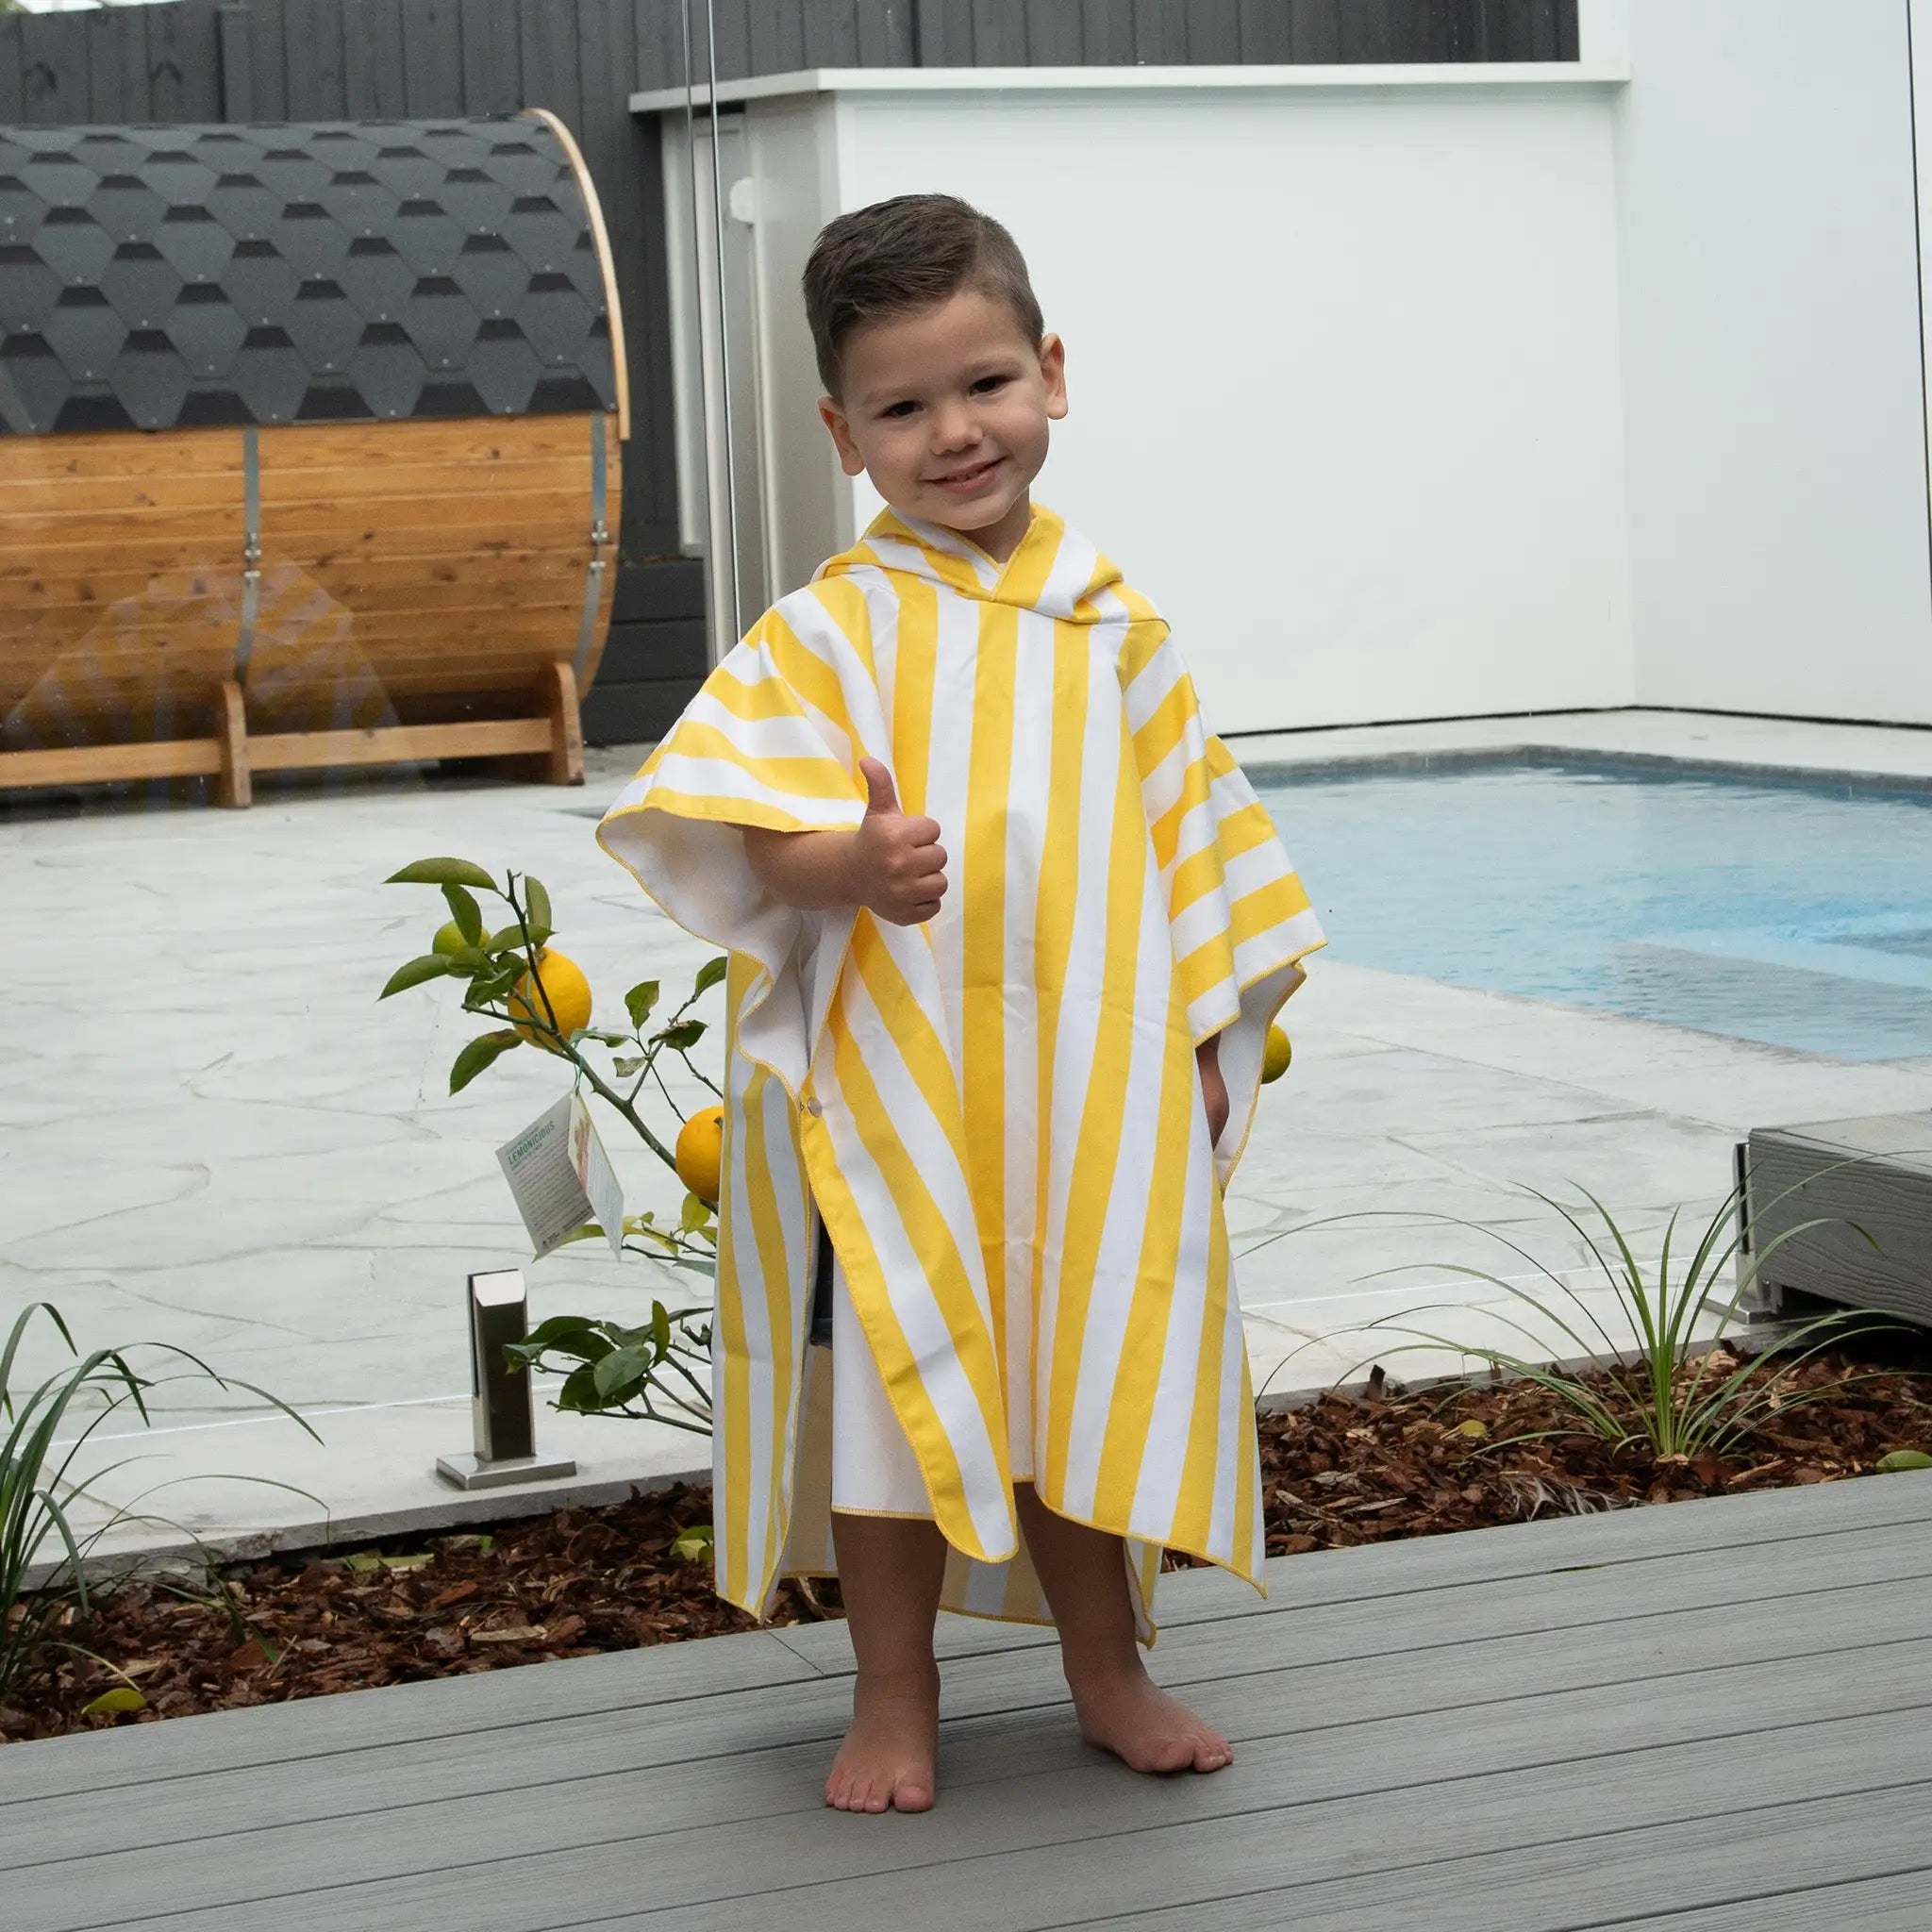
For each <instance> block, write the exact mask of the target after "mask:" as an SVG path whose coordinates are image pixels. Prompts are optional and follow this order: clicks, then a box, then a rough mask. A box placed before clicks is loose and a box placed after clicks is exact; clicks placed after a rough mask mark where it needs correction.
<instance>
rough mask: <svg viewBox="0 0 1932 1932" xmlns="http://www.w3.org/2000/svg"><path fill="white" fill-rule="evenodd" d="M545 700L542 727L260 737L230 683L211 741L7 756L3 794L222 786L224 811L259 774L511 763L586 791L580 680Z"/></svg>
mask: <svg viewBox="0 0 1932 1932" xmlns="http://www.w3.org/2000/svg"><path fill="white" fill-rule="evenodd" d="M538 697H539V701H540V702H541V703H542V704H543V705H544V707H545V709H544V712H543V714H542V715H541V717H539V716H534V715H533V716H531V717H528V718H469V719H461V720H458V722H456V723H454V724H385V725H378V726H376V727H375V729H374V730H371V731H355V730H350V731H266V732H261V733H258V734H257V735H255V736H253V737H251V736H250V735H249V730H248V714H247V709H246V707H245V706H244V705H243V703H242V687H241V686H240V685H239V684H237V683H236V682H235V680H234V679H233V678H228V679H226V680H225V681H224V683H223V685H222V688H221V691H220V693H219V707H220V708H219V709H218V711H217V713H216V717H215V735H214V736H213V737H212V738H167V739H160V740H156V741H148V742H146V743H133V744H75V745H59V746H55V747H52V748H50V749H47V750H41V751H8V752H0V791H5V790H8V789H10V788H13V787H16V786H17V787H21V788H25V787H28V786H35V785H100V784H107V783H112V782H114V781H116V780H126V779H139V778H213V779H214V780H215V781H216V783H215V803H216V804H217V805H225V806H235V807H242V806H248V805H252V804H253V803H254V800H255V788H254V779H253V774H255V773H257V772H299V771H317V770H321V769H323V768H325V767H328V766H336V765H397V764H408V763H412V762H415V761H418V760H429V759H435V758H520V759H523V760H525V763H526V765H527V767H528V770H529V774H530V775H531V776H533V777H541V779H542V780H543V781H544V782H546V783H548V784H551V785H581V784H582V783H583V782H584V733H583V726H582V725H581V724H580V723H579V722H578V708H577V707H578V700H577V685H576V679H575V677H574V676H573V675H572V674H571V668H570V666H569V665H568V664H563V663H556V662H553V663H552V664H550V665H549V666H548V667H547V668H546V671H545V674H544V675H543V677H542V679H541V686H540V691H539V692H538Z"/></svg>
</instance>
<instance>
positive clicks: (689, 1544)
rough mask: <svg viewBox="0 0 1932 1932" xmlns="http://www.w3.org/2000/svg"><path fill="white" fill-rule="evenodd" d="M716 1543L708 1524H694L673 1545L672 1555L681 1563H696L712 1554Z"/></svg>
mask: <svg viewBox="0 0 1932 1932" xmlns="http://www.w3.org/2000/svg"><path fill="white" fill-rule="evenodd" d="M716 1541H717V1539H716V1537H715V1536H714V1535H713V1533H712V1530H711V1525H710V1524H708V1523H694V1524H691V1527H690V1528H689V1529H687V1530H686V1531H685V1532H684V1533H683V1534H682V1535H681V1536H680V1537H678V1539H677V1540H676V1541H675V1542H674V1543H673V1544H672V1545H671V1554H672V1555H673V1556H674V1557H676V1558H677V1560H678V1561H679V1562H680V1563H695V1562H697V1561H698V1560H699V1558H700V1557H707V1556H708V1555H709V1554H710V1552H711V1549H712V1547H713V1545H714V1544H715V1543H716Z"/></svg>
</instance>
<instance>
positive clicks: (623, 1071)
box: [610, 1056, 651, 1080]
mask: <svg viewBox="0 0 1932 1932" xmlns="http://www.w3.org/2000/svg"><path fill="white" fill-rule="evenodd" d="M650 1064H651V1063H650V1061H649V1060H647V1059H644V1058H642V1057H641V1056H634V1057H633V1058H629V1059H615V1060H612V1061H611V1062H610V1071H611V1072H612V1073H613V1074H616V1075H617V1077H618V1078H619V1079H620V1080H628V1079H629V1078H630V1076H631V1075H632V1074H641V1073H642V1072H643V1071H644V1069H645V1068H646V1067H647V1066H649V1065H650Z"/></svg>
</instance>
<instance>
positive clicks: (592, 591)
mask: <svg viewBox="0 0 1932 1932" xmlns="http://www.w3.org/2000/svg"><path fill="white" fill-rule="evenodd" d="M606 426H607V425H606V423H605V419H604V418H603V417H602V416H601V415H593V416H592V417H591V567H590V569H589V570H588V571H586V572H585V573H584V614H583V616H582V617H581V618H580V619H579V620H578V623H577V654H576V657H575V658H574V659H573V660H572V664H571V670H572V672H573V673H574V674H575V677H576V682H577V691H578V694H579V695H580V696H581V695H582V692H583V689H584V667H585V666H586V665H587V664H588V663H589V662H590V661H591V643H592V642H593V641H595V639H596V635H597V605H598V603H599V601H600V599H601V598H602V597H603V594H604V552H605V550H606V549H607V548H608V545H609V542H610V530H609V527H608V525H607V524H606V523H605V521H604V511H605V507H606V505H607V503H608V499H609V492H610V475H609V468H610V458H609V451H608V445H607V444H606V442H605V440H604V437H605V429H606Z"/></svg>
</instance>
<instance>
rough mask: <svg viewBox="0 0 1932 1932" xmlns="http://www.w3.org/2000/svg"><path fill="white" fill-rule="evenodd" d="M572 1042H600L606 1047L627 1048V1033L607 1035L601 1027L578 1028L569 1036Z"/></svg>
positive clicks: (628, 1040) (628, 1042) (628, 1037)
mask: <svg viewBox="0 0 1932 1932" xmlns="http://www.w3.org/2000/svg"><path fill="white" fill-rule="evenodd" d="M571 1038H572V1039H573V1040H601V1041H603V1042H604V1044H605V1045H606V1046H628V1045H629V1044H630V1035H629V1034H628V1033H608V1032H606V1031H605V1029H604V1028H603V1027H601V1026H579V1027H578V1028H577V1030H576V1031H575V1033H573V1034H572V1035H571Z"/></svg>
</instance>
